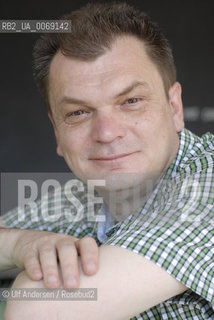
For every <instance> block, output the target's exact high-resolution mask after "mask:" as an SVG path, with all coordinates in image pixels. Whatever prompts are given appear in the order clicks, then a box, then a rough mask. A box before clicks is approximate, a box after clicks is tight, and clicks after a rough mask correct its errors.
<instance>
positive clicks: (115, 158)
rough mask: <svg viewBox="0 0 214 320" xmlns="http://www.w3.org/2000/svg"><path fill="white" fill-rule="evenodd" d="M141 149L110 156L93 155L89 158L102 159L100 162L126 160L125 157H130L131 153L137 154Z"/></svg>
mask: <svg viewBox="0 0 214 320" xmlns="http://www.w3.org/2000/svg"><path fill="white" fill-rule="evenodd" d="M137 152H139V151H134V152H129V153H121V154H113V155H108V156H98V157H92V158H90V159H89V160H93V161H100V162H111V161H119V160H125V158H128V157H129V156H131V155H134V154H136V153H137Z"/></svg>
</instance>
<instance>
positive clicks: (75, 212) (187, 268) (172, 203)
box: [2, 129, 214, 320]
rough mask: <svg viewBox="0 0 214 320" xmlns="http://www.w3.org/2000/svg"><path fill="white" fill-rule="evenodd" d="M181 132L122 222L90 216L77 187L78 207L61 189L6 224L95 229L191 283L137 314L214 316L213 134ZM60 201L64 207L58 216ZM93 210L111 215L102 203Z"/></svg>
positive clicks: (102, 238) (101, 237) (82, 231)
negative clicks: (165, 163)
mask: <svg viewBox="0 0 214 320" xmlns="http://www.w3.org/2000/svg"><path fill="white" fill-rule="evenodd" d="M179 135H180V147H179V151H178V153H177V156H176V158H175V160H174V161H173V163H172V164H171V165H170V167H169V168H168V170H167V171H166V173H165V175H164V177H162V179H161V180H160V181H159V183H158V185H157V186H156V187H155V189H154V190H153V192H152V194H151V195H150V197H149V198H148V199H147V201H146V202H145V203H144V204H143V206H142V207H141V208H140V209H139V210H137V211H136V212H134V213H133V214H131V215H130V216H129V217H128V218H126V219H125V220H124V221H122V222H119V223H117V224H116V225H113V226H111V223H110V221H109V219H106V222H105V223H103V222H98V221H97V220H96V216H95V218H94V219H92V217H91V216H90V213H89V211H88V207H87V195H86V194H87V193H86V192H80V191H76V193H75V199H79V200H80V201H79V202H76V204H75V206H73V205H72V204H71V203H70V202H69V201H68V199H67V198H66V197H65V194H64V191H63V190H61V191H60V192H59V193H58V194H56V193H55V194H49V195H48V196H47V197H46V198H45V199H42V200H41V201H40V202H39V203H38V210H37V211H36V212H32V211H31V210H29V209H28V210H25V215H24V217H25V219H23V221H19V219H18V211H17V209H14V210H12V211H11V212H9V213H7V214H5V215H4V216H3V217H2V220H3V223H4V225H5V226H7V227H15V228H23V229H25V228H27V229H37V230H46V231H53V232H60V233H66V234H70V235H74V236H76V237H83V236H85V235H88V236H92V237H93V238H95V239H96V240H97V243H98V244H99V245H100V244H101V243H105V244H107V245H113V246H120V247H123V248H127V249H129V250H132V251H133V252H135V253H138V254H140V255H143V256H144V257H146V258H147V259H149V260H151V261H153V262H154V263H156V264H157V265H158V266H160V267H162V268H163V269H165V270H166V271H167V272H168V273H169V274H170V275H172V276H173V277H175V278H176V279H177V280H178V281H181V282H182V283H183V284H184V285H185V286H186V287H188V290H187V291H186V292H185V293H183V294H180V295H177V296H175V297H173V298H171V299H169V300H167V301H165V302H163V303H161V304H159V305H157V306H154V307H153V308H151V309H150V310H147V311H145V312H142V313H141V314H139V315H137V316H135V317H134V318H132V320H135V319H177V320H179V319H181V320H185V319H194V320H197V319H214V258H213V257H214V229H213V226H214V219H213V215H214V136H213V135H211V134H210V133H207V134H205V135H203V136H202V137H201V138H199V137H198V136H196V135H194V134H193V133H191V132H190V131H188V130H186V129H184V130H183V131H182V132H181V133H180V134H179ZM78 203H79V205H78ZM80 203H81V205H80ZM56 208H59V209H60V210H61V211H60V212H61V213H62V212H63V214H60V215H58V218H57V219H55V218H54V217H55V216H56V215H55V213H56ZM62 208H63V210H62ZM47 210H48V216H47V215H46V214H45V213H46V211H47ZM66 212H67V213H68V212H71V213H72V214H71V215H69V214H66ZM96 212H97V214H99V215H101V214H102V215H105V214H106V210H105V208H104V207H103V206H102V208H100V206H97V207H96ZM75 219H76V221H75ZM142 272H143V270H142Z"/></svg>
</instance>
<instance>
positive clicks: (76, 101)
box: [60, 81, 149, 105]
mask: <svg viewBox="0 0 214 320" xmlns="http://www.w3.org/2000/svg"><path fill="white" fill-rule="evenodd" d="M140 86H143V87H145V88H146V89H148V88H149V86H148V83H147V82H145V81H134V82H132V83H131V84H130V85H128V86H127V87H125V88H124V89H123V90H122V91H121V92H120V93H118V94H116V95H115V96H114V97H113V99H114V100H116V99H117V98H120V97H122V96H124V95H126V94H127V93H130V92H131V91H132V90H134V89H136V88H137V87H140ZM64 103H71V104H77V105H88V103H87V102H86V101H84V100H80V99H76V98H72V97H68V96H64V97H63V98H62V100H61V101H60V105H62V104H64Z"/></svg>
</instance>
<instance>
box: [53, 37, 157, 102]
mask: <svg viewBox="0 0 214 320" xmlns="http://www.w3.org/2000/svg"><path fill="white" fill-rule="evenodd" d="M133 81H144V82H147V83H148V86H150V87H151V89H152V88H153V87H155V85H156V84H157V83H159V85H160V82H162V79H161V77H160V74H159V72H158V70H157V67H156V66H155V65H154V63H153V62H152V61H151V59H150V58H149V57H148V55H147V53H146V50H145V47H144V44H143V42H142V41H140V40H138V39H136V38H134V37H131V36H130V37H127V36H126V37H123V38H119V39H117V40H115V41H114V43H113V44H112V47H111V49H110V50H108V51H106V53H105V54H103V55H101V56H100V57H98V58H97V59H95V60H94V61H80V60H77V59H73V58H71V57H68V56H64V55H63V54H62V53H61V52H58V53H57V54H56V55H55V57H54V58H53V60H52V62H51V66H50V74H49V88H50V98H51V95H52V96H54V99H55V100H56V98H57V95H62V94H65V95H68V94H69V95H70V94H75V93H81V94H83V95H84V93H85V94H90V92H93V93H95V91H96V90H97V91H98V92H99V93H101V92H102V91H103V92H104V93H105V94H107V93H108V91H111V93H112V94H113V93H115V94H116V93H117V92H116V91H117V90H120V86H121V89H122V87H123V86H127V85H129V83H131V82H133Z"/></svg>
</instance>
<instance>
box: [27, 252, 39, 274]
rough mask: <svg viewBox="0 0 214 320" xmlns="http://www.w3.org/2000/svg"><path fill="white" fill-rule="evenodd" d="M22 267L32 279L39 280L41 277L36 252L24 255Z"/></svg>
mask: <svg viewBox="0 0 214 320" xmlns="http://www.w3.org/2000/svg"><path fill="white" fill-rule="evenodd" d="M24 268H25V270H26V272H27V274H28V276H29V277H30V278H31V279H32V280H41V279H42V269H41V266H40V262H39V257H38V253H37V252H34V253H33V252H32V253H31V254H28V255H26V257H25V261H24Z"/></svg>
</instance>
